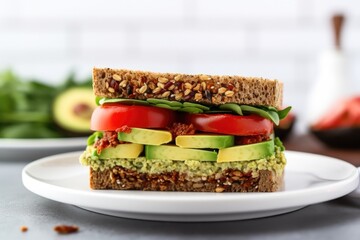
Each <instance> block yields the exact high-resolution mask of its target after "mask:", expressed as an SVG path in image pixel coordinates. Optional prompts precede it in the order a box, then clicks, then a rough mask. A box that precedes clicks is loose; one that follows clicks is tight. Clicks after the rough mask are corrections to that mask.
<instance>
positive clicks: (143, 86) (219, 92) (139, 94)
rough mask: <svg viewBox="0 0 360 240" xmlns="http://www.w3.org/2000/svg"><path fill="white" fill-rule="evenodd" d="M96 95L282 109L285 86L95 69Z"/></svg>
mask: <svg viewBox="0 0 360 240" xmlns="http://www.w3.org/2000/svg"><path fill="white" fill-rule="evenodd" d="M93 88H94V93H95V95H96V96H101V97H107V98H130V99H140V100H141V99H147V98H160V99H167V100H175V101H186V102H197V103H202V104H208V105H220V104H225V103H237V104H246V105H253V106H271V107H275V108H278V109H279V108H281V107H282V98H283V94H282V92H283V84H282V83H281V82H279V81H277V80H269V79H264V78H257V77H242V76H216V75H204V74H198V75H188V74H177V73H155V72H145V71H133V70H125V69H110V68H94V69H93Z"/></svg>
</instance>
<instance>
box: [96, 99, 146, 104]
mask: <svg viewBox="0 0 360 240" xmlns="http://www.w3.org/2000/svg"><path fill="white" fill-rule="evenodd" d="M95 101H97V102H98V103H99V105H103V104H105V103H121V104H128V105H149V103H148V102H147V101H144V100H137V99H127V98H101V99H99V100H95Z"/></svg>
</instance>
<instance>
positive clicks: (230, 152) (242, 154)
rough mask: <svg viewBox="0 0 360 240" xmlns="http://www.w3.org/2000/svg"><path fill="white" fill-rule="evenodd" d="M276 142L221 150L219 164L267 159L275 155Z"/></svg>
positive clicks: (271, 141) (270, 141)
mask: <svg viewBox="0 0 360 240" xmlns="http://www.w3.org/2000/svg"><path fill="white" fill-rule="evenodd" d="M274 151H275V147H274V140H269V141H265V142H260V143H253V144H247V145H241V146H236V147H229V148H224V149H220V150H219V154H218V158H217V162H235V161H248V160H255V159H261V158H266V157H269V156H271V155H272V154H274Z"/></svg>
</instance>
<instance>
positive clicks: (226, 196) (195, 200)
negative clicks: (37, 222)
mask: <svg viewBox="0 0 360 240" xmlns="http://www.w3.org/2000/svg"><path fill="white" fill-rule="evenodd" d="M81 152H82V151H76V152H69V153H62V154H56V155H52V156H48V157H45V158H41V159H39V160H36V161H34V162H31V163H29V164H27V165H26V166H25V167H24V168H23V170H22V180H23V184H24V186H25V187H26V188H27V189H28V190H29V191H31V192H33V193H35V194H38V195H40V196H42V197H45V198H48V199H52V200H54V201H58V202H63V203H67V204H72V205H77V206H80V207H83V208H98V209H103V210H113V211H123V212H124V209H119V208H117V209H114V208H113V207H110V206H107V205H106V204H103V205H102V206H101V207H99V204H94V202H96V201H99V200H104V197H105V199H106V201H115V200H117V201H119V200H121V201H129V200H132V201H131V202H132V203H131V204H133V205H134V204H137V203H140V202H141V201H147V202H150V203H153V204H154V202H155V203H156V204H158V205H159V204H164V203H167V204H175V203H180V202H181V203H182V204H187V203H189V202H191V203H192V204H193V205H199V204H201V203H203V201H204V196H216V197H213V198H207V199H206V203H207V204H214V203H216V202H219V201H221V202H228V203H231V202H234V201H240V202H241V201H243V202H244V201H253V202H255V203H256V202H260V203H261V202H262V201H271V200H278V201H281V200H282V201H283V200H284V199H282V198H283V195H287V198H289V196H290V200H287V202H288V203H287V205H286V207H284V206H281V204H278V205H276V204H275V205H276V206H277V207H274V204H272V207H271V208H270V207H269V206H267V207H266V206H265V204H264V205H263V206H261V205H260V206H258V207H256V208H251V209H249V210H248V211H243V210H241V211H239V208H237V210H236V211H234V209H233V208H230V209H229V210H228V213H236V212H237V213H245V212H256V211H267V210H277V209H284V208H293V207H303V206H307V205H311V204H316V203H320V202H324V201H329V200H332V199H335V198H338V197H341V196H344V195H346V194H348V193H350V192H351V191H353V190H354V189H355V188H356V187H357V185H358V183H359V172H358V169H357V168H356V167H355V166H353V165H352V164H350V163H348V162H346V161H343V160H340V159H337V158H333V157H328V156H324V155H318V154H313V153H304V152H297V151H286V152H285V154H290V155H291V154H303V155H304V156H305V155H308V156H312V157H318V156H320V157H322V158H323V157H325V159H328V160H331V161H333V160H335V161H340V162H341V163H342V164H345V165H348V167H351V168H353V169H354V170H355V171H354V172H353V173H351V175H350V176H349V177H347V178H346V179H343V180H339V181H332V182H333V183H336V184H335V188H336V189H337V191H335V192H334V191H330V190H331V189H328V195H327V197H321V196H318V197H317V199H316V200H314V199H312V200H310V198H309V199H308V200H307V201H304V200H303V201H301V204H300V202H299V198H298V196H299V195H300V196H301V195H304V192H305V193H306V194H307V196H311V195H312V194H314V192H315V193H316V192H318V191H320V190H321V189H322V188H324V187H321V186H318V187H313V188H312V189H310V190H309V189H300V190H293V191H281V192H272V193H183V192H142V191H117V190H106V191H104V190H91V189H90V188H89V189H86V190H78V189H71V188H66V187H63V186H57V185H52V184H50V183H48V182H44V181H41V180H39V179H37V178H36V177H34V176H31V174H29V173H28V172H27V170H28V169H30V168H31V167H32V166H34V165H37V164H41V163H43V162H47V161H58V160H59V158H66V157H75V156H79V154H80V153H81ZM80 166H81V165H80ZM84 168H85V167H84ZM32 184H38V185H39V186H40V187H38V188H36V187H34V186H32ZM329 186H332V188H334V186H333V185H327V187H328V188H329ZM39 189H45V190H43V191H40V190H39ZM339 189H340V190H341V191H340V190H339ZM49 191H50V192H51V191H55V192H56V191H57V194H58V195H59V194H60V196H65V195H66V193H67V194H70V195H71V194H72V195H74V196H78V197H79V198H81V197H84V196H88V197H90V198H91V199H90V200H91V201H89V202H86V203H85V204H84V203H83V202H81V201H80V202H79V201H77V200H76V199H78V198H76V197H73V198H72V200H68V199H66V198H64V197H60V198H59V197H55V198H54V197H51V196H49V195H51V194H49ZM114 192H116V194H113V193H114ZM64 193H65V194H64ZM139 193H140V194H139ZM189 194H191V195H192V198H191V199H188V197H187V195H189ZM163 195H165V196H166V195H168V196H167V198H162V197H160V196H163ZM171 195H175V196H176V198H175V197H172V196H171ZM169 196H171V197H170V199H169ZM259 196H260V197H259ZM244 199H245V200H244ZM175 210H176V209H175ZM126 212H130V213H131V212H132V213H143V214H154V213H156V214H159V213H161V214H188V215H194V214H195V215H197V214H207V213H206V212H204V211H199V212H196V213H193V212H183V211H181V213H180V212H179V211H174V210H173V211H172V212H170V213H169V211H168V210H166V211H163V212H161V211H160V212H159V210H157V211H155V212H154V211H151V210H149V209H148V211H144V210H141V211H135V210H129V209H127V211H126ZM220 213H222V214H224V213H226V211H224V208H222V210H220V211H216V210H213V211H211V214H220Z"/></svg>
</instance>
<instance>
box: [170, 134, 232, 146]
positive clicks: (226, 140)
mask: <svg viewBox="0 0 360 240" xmlns="http://www.w3.org/2000/svg"><path fill="white" fill-rule="evenodd" d="M175 143H176V145H177V146H179V147H181V148H216V149H222V148H227V147H231V146H234V136H229V135H181V136H178V137H176V139H175Z"/></svg>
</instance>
